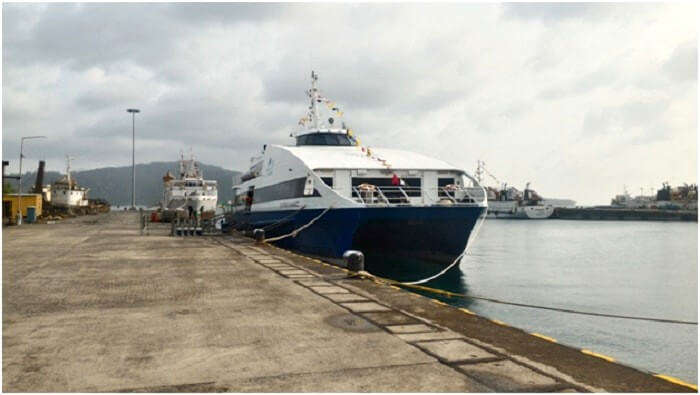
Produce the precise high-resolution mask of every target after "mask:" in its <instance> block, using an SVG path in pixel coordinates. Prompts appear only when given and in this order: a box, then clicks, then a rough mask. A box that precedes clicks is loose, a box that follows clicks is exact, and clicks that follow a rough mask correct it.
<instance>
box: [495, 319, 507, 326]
mask: <svg viewBox="0 0 700 395" xmlns="http://www.w3.org/2000/svg"><path fill="white" fill-rule="evenodd" d="M491 322H493V323H494V324H498V325H501V326H510V325H508V324H506V323H505V322H503V321H501V320H497V319H492V320H491Z"/></svg>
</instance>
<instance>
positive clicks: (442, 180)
mask: <svg viewBox="0 0 700 395" xmlns="http://www.w3.org/2000/svg"><path fill="white" fill-rule="evenodd" d="M454 183H455V179H454V178H452V177H450V178H438V186H439V187H444V186H447V185H450V184H454Z"/></svg>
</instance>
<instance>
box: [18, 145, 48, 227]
mask: <svg viewBox="0 0 700 395" xmlns="http://www.w3.org/2000/svg"><path fill="white" fill-rule="evenodd" d="M45 138H46V136H26V137H22V138H21V139H20V142H19V191H18V196H17V201H18V204H17V208H18V212H17V225H22V158H24V140H29V139H45Z"/></svg>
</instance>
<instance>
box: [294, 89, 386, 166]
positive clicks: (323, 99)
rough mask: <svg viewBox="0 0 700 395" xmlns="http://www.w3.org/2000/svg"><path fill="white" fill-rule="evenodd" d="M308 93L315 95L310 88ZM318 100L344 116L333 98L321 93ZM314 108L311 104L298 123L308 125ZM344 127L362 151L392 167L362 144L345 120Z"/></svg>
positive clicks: (337, 114) (340, 115)
mask: <svg viewBox="0 0 700 395" xmlns="http://www.w3.org/2000/svg"><path fill="white" fill-rule="evenodd" d="M306 93H307V95H308V96H309V97H314V92H312V91H311V90H308V91H307V92H306ZM317 101H318V102H319V103H324V104H325V105H326V107H328V109H329V110H330V111H332V112H333V113H334V114H335V115H336V116H338V117H342V116H343V114H344V112H343V111H342V110H341V109H340V107H338V106H337V105H336V103H335V102H333V101H332V100H330V99H328V98H326V97H323V96H321V95H320V94H319V95H318V96H317ZM312 110H313V107H312V106H309V111H308V113H307V114H306V116H304V117H302V118H301V119H299V123H298V124H299V125H300V126H303V127H306V126H307V125H308V124H309V123H310V122H311V120H312V119H313V114H312V113H311V112H312ZM343 129H345V130H346V131H347V134H348V136H349V137H350V138H351V139H352V140H354V141H355V145H356V146H358V147H360V149H361V150H362V152H363V153H364V154H366V155H367V157H369V158H371V159H373V160H376V161H378V162H380V163H381V164H382V165H383V166H385V167H386V168H387V169H391V164H390V163H389V162H387V160H386V159H382V158H380V157H378V156H376V155H374V154H372V150H370V148H369V147H363V146H362V143H361V142H360V138H359V137H357V136H355V134H354V132H353V131H352V129H350V128H349V127H346V125H345V123H344V122H343Z"/></svg>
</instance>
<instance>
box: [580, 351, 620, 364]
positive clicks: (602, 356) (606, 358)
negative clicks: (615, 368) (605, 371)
mask: <svg viewBox="0 0 700 395" xmlns="http://www.w3.org/2000/svg"><path fill="white" fill-rule="evenodd" d="M581 352H582V353H584V354H587V355H591V356H594V357H597V358H600V359H604V360H606V361H608V362H615V358H612V357H609V356H607V355H603V354H598V353H597V352H593V351H591V350H581Z"/></svg>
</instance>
